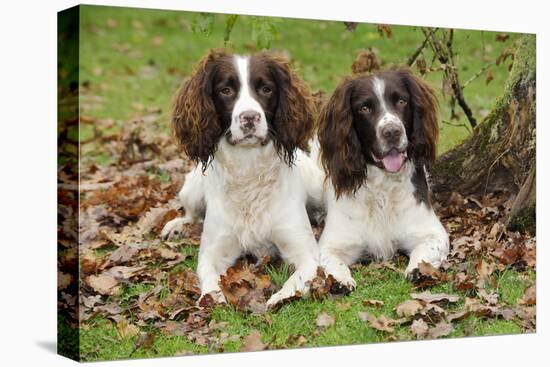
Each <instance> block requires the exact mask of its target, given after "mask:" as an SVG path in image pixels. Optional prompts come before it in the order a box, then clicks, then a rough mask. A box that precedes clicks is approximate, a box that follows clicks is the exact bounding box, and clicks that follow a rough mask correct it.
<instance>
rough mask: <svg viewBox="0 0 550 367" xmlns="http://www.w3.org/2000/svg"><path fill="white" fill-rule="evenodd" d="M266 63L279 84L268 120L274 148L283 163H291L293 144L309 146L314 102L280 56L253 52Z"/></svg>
mask: <svg viewBox="0 0 550 367" xmlns="http://www.w3.org/2000/svg"><path fill="white" fill-rule="evenodd" d="M254 57H255V59H256V60H258V62H264V63H266V64H267V65H269V66H270V69H271V70H272V73H273V77H274V78H275V80H276V81H277V85H278V87H279V101H278V106H277V111H276V113H275V116H274V118H273V120H272V122H271V125H272V128H273V131H272V132H273V133H274V134H275V135H276V137H275V139H274V142H275V147H276V148H277V151H278V152H279V154H280V155H281V157H282V158H283V159H284V160H285V162H286V163H288V164H292V162H293V161H294V158H295V153H296V148H299V149H302V150H305V151H307V150H309V148H308V143H309V140H310V139H311V137H312V136H313V133H314V125H315V104H314V101H313V97H312V95H311V91H310V89H309V87H308V85H307V84H306V83H305V82H304V81H303V80H302V79H301V78H300V77H299V76H298V74H297V73H296V71H295V70H294V69H293V68H292V67H291V66H290V62H289V61H288V60H286V59H285V58H283V57H280V56H277V55H273V54H271V53H268V52H262V53H259V54H257V55H255V56H254Z"/></svg>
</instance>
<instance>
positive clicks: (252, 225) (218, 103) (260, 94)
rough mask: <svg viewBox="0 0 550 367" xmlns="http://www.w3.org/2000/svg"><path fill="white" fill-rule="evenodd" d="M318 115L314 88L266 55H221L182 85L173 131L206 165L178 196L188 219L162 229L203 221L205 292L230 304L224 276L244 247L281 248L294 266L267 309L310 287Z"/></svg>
mask: <svg viewBox="0 0 550 367" xmlns="http://www.w3.org/2000/svg"><path fill="white" fill-rule="evenodd" d="M313 118H314V116H313V104H312V100H311V97H310V94H309V90H308V88H307V87H306V85H305V84H304V83H303V81H301V80H300V79H299V78H298V76H297V75H296V74H295V72H294V71H293V70H291V68H290V67H289V65H288V63H287V62H286V61H285V60H283V59H280V58H278V57H274V56H272V55H269V54H267V53H260V54H257V55H254V56H234V55H229V54H227V53H225V52H223V51H212V52H211V53H210V54H209V55H207V56H206V57H205V58H204V60H202V61H201V62H200V63H199V66H198V67H197V69H196V70H195V72H194V74H193V75H192V77H191V79H190V80H189V81H187V82H186V83H184V84H183V86H182V87H181V88H180V91H179V92H178V95H177V97H176V102H175V108H174V113H173V128H174V131H175V135H176V137H177V140H178V141H179V143H180V144H181V146H182V148H183V150H184V151H185V152H186V153H187V155H188V156H189V157H190V158H192V159H194V160H195V161H197V162H198V165H197V166H196V168H195V169H193V170H192V171H191V172H190V173H188V174H187V176H186V180H185V183H184V186H183V188H182V189H181V192H180V194H179V198H180V200H181V202H182V204H183V206H184V208H185V213H186V214H185V217H183V218H177V219H174V220H172V221H171V222H169V223H167V225H166V226H165V228H164V229H163V231H162V234H161V235H162V236H164V237H172V236H173V235H175V234H177V233H179V232H181V230H182V226H183V225H184V224H186V223H189V222H192V221H196V220H201V219H202V218H204V225H203V232H202V236H201V244H200V251H199V258H198V269H197V273H198V276H199V279H200V287H201V293H202V295H205V294H207V293H208V294H211V295H212V296H213V297H214V299H215V300H216V301H218V302H224V301H225V299H224V296H223V293H222V292H221V290H220V285H219V281H220V275H222V274H224V273H225V271H226V270H227V268H228V267H230V266H231V265H232V264H233V263H234V262H235V260H236V259H237V258H239V257H240V256H241V255H243V254H244V253H252V254H257V255H258V254H262V253H265V251H266V250H267V251H269V250H270V249H272V248H274V249H276V250H277V251H278V253H279V254H280V256H281V257H282V258H283V260H285V261H286V262H287V263H289V264H292V265H294V267H295V271H294V273H293V274H292V275H291V276H290V278H289V279H288V280H287V281H286V283H285V284H284V285H283V287H282V289H281V290H280V291H279V292H277V293H275V294H274V295H273V296H272V297H271V298H270V299H269V300H268V303H267V304H268V306H273V305H275V304H277V303H279V302H280V301H282V300H284V299H286V298H288V297H291V296H293V295H295V294H296V292H297V291H299V292H301V293H306V292H307V291H308V286H307V285H306V282H307V281H308V280H311V279H312V278H313V277H314V276H315V274H316V269H317V267H318V264H319V250H318V246H317V243H316V241H315V238H314V236H313V232H312V229H311V225H310V221H309V219H308V214H307V212H306V205H307V204H312V203H313V204H314V205H318V203H319V202H320V200H321V196H322V193H321V185H320V184H319V183H320V182H322V180H323V177H322V176H323V175H322V171H321V170H320V169H319V168H318V167H317V165H316V164H315V163H314V162H313V161H312V160H311V159H310V158H309V157H308V155H307V154H306V153H304V150H306V149H307V148H308V141H309V140H310V138H311V136H312V134H313V125H314V123H313ZM316 203H317V204H316Z"/></svg>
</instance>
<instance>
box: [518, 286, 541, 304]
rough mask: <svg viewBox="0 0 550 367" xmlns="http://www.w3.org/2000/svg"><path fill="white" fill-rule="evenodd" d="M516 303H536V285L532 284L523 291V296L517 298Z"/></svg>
mask: <svg viewBox="0 0 550 367" xmlns="http://www.w3.org/2000/svg"><path fill="white" fill-rule="evenodd" d="M518 304H520V305H525V306H534V305H536V304H537V287H536V286H535V285H532V286H530V287H528V288H527V289H526V290H525V292H524V293H523V297H521V298H520V299H518Z"/></svg>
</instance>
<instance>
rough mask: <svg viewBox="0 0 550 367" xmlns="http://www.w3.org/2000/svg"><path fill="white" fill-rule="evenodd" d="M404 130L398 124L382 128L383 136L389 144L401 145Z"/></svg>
mask: <svg viewBox="0 0 550 367" xmlns="http://www.w3.org/2000/svg"><path fill="white" fill-rule="evenodd" d="M401 134H402V129H401V128H400V127H399V126H398V125H396V124H388V125H386V126H384V127H383V128H382V136H383V137H384V139H385V140H386V141H387V142H388V143H390V144H391V143H394V144H397V143H399V140H400V139H401Z"/></svg>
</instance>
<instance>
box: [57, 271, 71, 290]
mask: <svg viewBox="0 0 550 367" xmlns="http://www.w3.org/2000/svg"><path fill="white" fill-rule="evenodd" d="M72 279H73V277H72V275H71V274H67V273H63V272H58V273H57V290H58V291H62V290H63V289H66V288H67V287H68V286H69V285H70V284H71V282H72Z"/></svg>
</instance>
